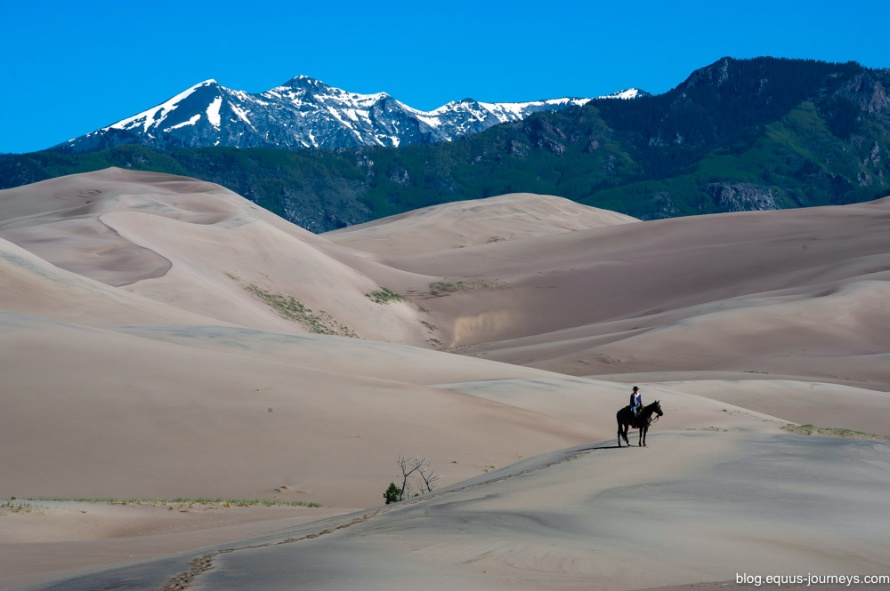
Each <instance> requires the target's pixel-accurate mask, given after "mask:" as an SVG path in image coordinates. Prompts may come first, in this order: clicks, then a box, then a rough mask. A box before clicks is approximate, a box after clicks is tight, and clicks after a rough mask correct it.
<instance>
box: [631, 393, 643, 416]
mask: <svg viewBox="0 0 890 591" xmlns="http://www.w3.org/2000/svg"><path fill="white" fill-rule="evenodd" d="M630 410H631V411H633V413H634V418H637V417H639V416H640V411H641V410H643V394H642V392H640V389H639V388H638V387H636V386H634V391H633V392H632V393H631V395H630Z"/></svg>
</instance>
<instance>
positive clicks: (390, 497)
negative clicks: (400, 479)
mask: <svg viewBox="0 0 890 591" xmlns="http://www.w3.org/2000/svg"><path fill="white" fill-rule="evenodd" d="M401 495H402V492H401V491H400V490H399V487H398V486H396V483H395V482H390V483H389V488H388V489H386V492H384V493H383V498H384V499H385V500H386V504H387V505H389V504H390V503H398V502H399V501H401V500H402V498H401Z"/></svg>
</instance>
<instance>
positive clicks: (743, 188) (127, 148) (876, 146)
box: [0, 58, 890, 232]
mask: <svg viewBox="0 0 890 591" xmlns="http://www.w3.org/2000/svg"><path fill="white" fill-rule="evenodd" d="M888 89H890V70H888V69H880V70H876V69H869V68H864V67H862V66H861V65H859V64H857V63H855V62H848V63H844V64H832V63H827V62H818V61H814V60H788V59H781V58H754V59H748V60H736V59H733V58H723V59H721V60H718V61H717V62H715V63H714V64H711V65H709V66H706V67H704V68H701V69H699V70H696V71H694V72H692V73H691V74H690V76H689V77H687V79H686V80H684V81H683V82H681V83H680V84H679V85H678V86H677V87H675V88H674V89H672V90H670V91H668V92H667V93H664V94H660V95H648V96H641V97H640V98H637V99H635V100H632V101H616V100H594V101H590V102H588V103H587V104H586V105H584V106H583V107H579V108H571V109H563V110H560V111H554V112H548V113H536V114H532V115H530V116H529V117H527V118H526V119H523V120H521V121H513V122H508V123H504V124H500V125H495V126H493V127H490V128H488V129H486V130H485V131H483V132H480V133H477V134H473V135H467V136H463V137H461V138H458V139H456V140H454V141H451V142H438V143H433V144H413V145H402V146H401V147H399V148H392V147H381V146H376V147H374V146H359V147H356V148H349V149H346V148H341V149H337V150H323V149H313V150H280V149H265V148H254V149H239V148H228V147H222V146H220V147H216V148H196V149H189V148H175V149H168V150H159V149H151V148H147V147H144V146H133V145H120V146H116V147H114V148H110V149H106V150H102V151H96V152H89V153H80V154H71V153H68V154H66V153H59V152H49V151H44V152H36V153H32V154H24V155H7V156H0V186H2V187H14V186H18V185H22V184H28V183H32V182H35V181H38V180H42V179H46V178H50V177H53V176H60V175H64V174H70V173H73V172H84V171H87V170H96V169H100V168H106V167H109V166H118V167H121V168H130V169H142V170H154V171H158V172H170V173H174V174H180V175H185V176H191V177H196V178H200V179H203V180H208V181H212V182H214V183H218V184H221V185H223V186H225V187H227V188H229V189H231V190H233V191H235V192H237V193H239V194H241V195H244V196H246V197H248V198H249V199H251V200H253V201H254V202H255V203H257V204H259V205H261V206H263V207H265V208H267V209H270V210H271V211H273V212H275V213H277V214H278V215H280V216H282V217H285V218H286V219H288V220H290V221H292V222H295V223H297V224H299V225H300V226H302V227H304V228H306V229H308V230H311V231H313V232H325V231H329V230H334V229H337V228H342V227H345V226H350V225H354V224H359V223H363V222H367V221H370V220H373V219H378V218H382V217H385V216H389V215H394V214H398V213H401V212H404V211H409V210H413V209H418V208H422V207H427V206H431V205H435V204H438V203H446V202H451V201H465V200H471V199H478V198H483V197H490V196H494V195H503V194H508V193H536V194H546V195H556V196H560V197H565V198H568V199H571V200H574V201H577V202H579V203H583V204H585V205H592V206H595V207H600V208H604V209H610V210H613V211H618V212H620V213H623V214H627V215H630V216H633V217H636V218H639V219H643V220H652V219H659V218H665V217H677V216H687V215H698V214H703V213H718V212H727V211H748V210H760V209H784V208H796V207H807V206H813V205H829V204H844V203H852V202H861V201H869V200H872V199H876V198H880V197H884V196H886V195H888V194H890V157H888V155H887V154H888V151H890V91H888Z"/></svg>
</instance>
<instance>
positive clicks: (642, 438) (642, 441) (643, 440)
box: [640, 427, 649, 447]
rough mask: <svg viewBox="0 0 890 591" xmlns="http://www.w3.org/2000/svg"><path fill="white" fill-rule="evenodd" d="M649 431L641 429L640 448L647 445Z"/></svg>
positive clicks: (646, 428)
mask: <svg viewBox="0 0 890 591" xmlns="http://www.w3.org/2000/svg"><path fill="white" fill-rule="evenodd" d="M648 430H649V429H648V427H640V447H643V446H645V445H646V431H648Z"/></svg>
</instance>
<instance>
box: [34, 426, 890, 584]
mask: <svg viewBox="0 0 890 591" xmlns="http://www.w3.org/2000/svg"><path fill="white" fill-rule="evenodd" d="M888 484H890V448H888V446H887V445H884V444H876V443H873V442H861V441H844V440H839V439H825V438H818V439H815V440H814V439H812V438H806V437H794V436H781V435H767V434H759V433H733V434H724V433H701V432H699V433H682V432H674V433H669V434H663V435H657V436H654V437H653V439H652V446H650V447H649V448H648V449H646V450H633V449H631V450H627V449H625V450H618V449H613V448H611V447H610V446H608V445H596V444H594V445H586V446H582V447H578V448H574V449H568V450H564V451H561V452H558V453H554V454H548V455H546V456H541V457H538V458H535V459H533V460H529V461H526V462H523V463H520V464H517V465H515V466H512V467H510V468H509V469H505V470H502V471H499V472H495V473H492V474H490V475H486V476H483V477H479V478H477V479H475V480H473V481H469V482H466V483H462V484H461V485H458V486H456V487H453V488H452V489H450V490H447V491H443V492H442V493H440V494H437V495H434V496H431V497H427V498H423V499H419V500H416V501H411V502H408V503H405V504H400V505H397V506H389V507H386V508H382V507H381V508H378V509H374V510H367V511H363V512H361V513H357V514H353V515H349V516H345V517H340V518H333V519H331V520H327V521H322V522H317V523H314V524H308V525H302V526H297V527H293V528H290V529H286V530H284V531H281V532H279V533H277V534H275V535H269V536H264V537H260V538H254V539H252V540H246V541H243V542H241V543H240V544H230V545H223V546H219V547H217V548H211V549H206V550H204V551H203V554H202V556H203V558H202V560H201V562H200V563H195V562H192V563H191V569H190V563H189V560H188V558H189V556H187V555H186V556H181V557H177V558H173V559H169V560H165V561H162V562H149V563H145V564H142V565H139V566H135V567H130V568H125V569H121V570H118V571H109V572H103V573H99V574H96V575H89V576H86V577H84V578H82V579H75V580H68V581H65V582H63V583H61V584H59V585H45V586H41V587H40V588H42V589H47V590H60V589H65V590H66V591H76V590H80V589H84V590H86V589H95V588H109V587H114V586H115V585H122V584H123V585H125V586H126V587H127V588H130V589H158V588H161V587H162V585H163V584H164V583H165V582H167V581H171V580H173V579H174V577H176V576H180V575H184V574H186V573H189V572H190V571H191V575H189V576H186V578H185V580H187V581H188V582H189V584H190V586H189V588H192V589H200V590H209V589H213V590H215V591H221V590H228V589H232V590H234V589H244V588H246V587H249V588H253V589H269V590H277V589H293V588H304V587H305V588H313V589H331V590H334V589H336V590H338V591H342V590H349V589H368V588H377V587H386V588H390V589H414V588H416V587H417V585H418V583H419V582H422V583H423V586H424V587H425V588H431V589H455V588H460V589H479V590H483V589H485V590H488V589H504V590H506V589H579V590H580V589H585V590H589V589H618V590H621V589H642V588H651V587H661V586H665V585H684V584H690V583H694V582H700V581H722V582H725V583H726V584H727V585H728V586H732V585H733V584H734V583H735V578H736V576H737V575H738V574H741V573H747V574H752V575H757V576H761V577H765V576H767V575H769V574H782V575H786V576H796V575H801V576H808V575H810V574H819V575H838V574H847V575H857V576H860V577H862V576H865V575H883V574H886V552H885V550H884V549H885V548H886V547H887V544H888V543H890V527H888V525H890V520H888V519H890V518H888V515H890V512H888V509H890V506H888V500H887V497H886V495H885V494H883V490H884V489H886V487H887V485H888ZM851 485H853V486H852V487H851ZM715 587H716V586H715ZM821 588H826V587H821ZM835 588H836V587H835ZM859 588H863V587H859ZM875 588H880V587H878V586H875Z"/></svg>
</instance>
